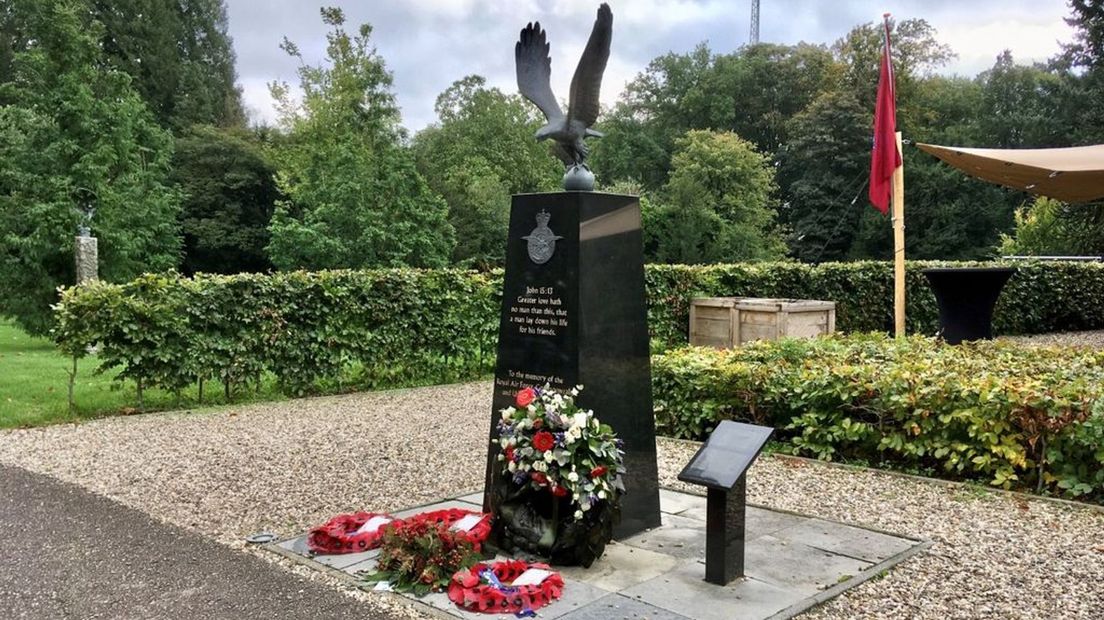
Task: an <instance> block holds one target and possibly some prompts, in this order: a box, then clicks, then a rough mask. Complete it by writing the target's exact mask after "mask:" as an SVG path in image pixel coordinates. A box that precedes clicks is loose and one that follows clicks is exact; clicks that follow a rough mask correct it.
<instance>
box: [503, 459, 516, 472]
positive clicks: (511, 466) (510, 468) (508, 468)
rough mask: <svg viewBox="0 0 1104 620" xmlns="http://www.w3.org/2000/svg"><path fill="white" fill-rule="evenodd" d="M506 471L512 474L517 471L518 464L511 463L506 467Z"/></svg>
mask: <svg viewBox="0 0 1104 620" xmlns="http://www.w3.org/2000/svg"><path fill="white" fill-rule="evenodd" d="M506 469H507V470H508V471H509V472H510V473H511V474H512V473H514V472H515V471H517V463H515V462H513V461H510V464H509V465H507V466H506Z"/></svg>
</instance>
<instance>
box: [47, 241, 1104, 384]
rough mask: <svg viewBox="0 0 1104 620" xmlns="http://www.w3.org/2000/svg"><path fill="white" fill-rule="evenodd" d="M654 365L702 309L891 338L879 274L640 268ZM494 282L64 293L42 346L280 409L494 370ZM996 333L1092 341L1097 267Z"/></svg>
mask: <svg viewBox="0 0 1104 620" xmlns="http://www.w3.org/2000/svg"><path fill="white" fill-rule="evenodd" d="M930 265H932V263H910V264H909V272H908V286H909V293H908V299H909V326H910V329H911V330H912V331H914V332H918V333H926V334H933V333H935V331H936V323H937V311H936V308H935V300H934V298H933V296H932V294H931V292H930V291H929V290H928V288H927V284H926V283H925V282H924V278H923V275H922V274H921V273H920V269H922V268H923V267H926V266H930ZM646 278H647V291H648V320H649V325H650V329H651V333H652V348H653V351H656V352H662V351H664V350H667V349H669V348H671V347H677V346H683V345H685V344H686V342H687V322H688V317H689V304H690V299H692V298H693V297H694V296H702V295H710V296H712V295H735V296H756V297H793V298H806V299H829V300H834V301H835V302H836V304H837V326H838V328H839V329H840V330H841V331H877V330H883V329H888V328H889V326H890V325H891V322H892V294H891V293H892V268H891V265H890V264H888V263H876V262H861V263H826V264H823V265H819V266H811V265H802V264H798V263H756V264H736V265H710V266H662V265H651V266H649V267H648V268H647V270H646ZM501 289H502V272H501V271H494V272H490V273H479V272H474V271H464V270H458V269H440V270H416V269H380V270H368V271H320V272H302V271H298V272H287V273H276V274H269V275H261V274H241V275H233V276H217V275H204V274H200V275H198V276H196V277H195V278H194V279H189V278H182V277H180V276H177V275H146V276H143V277H141V278H138V279H137V280H134V281H132V282H129V283H126V284H121V285H116V284H104V283H95V284H89V285H84V286H80V287H76V288H71V289H68V290H65V291H63V293H62V296H61V302H60V303H59V304H58V306H57V307H56V312H55V314H56V319H57V326H56V328H55V331H54V336H55V340H56V341H57V343H58V345H59V346H60V347H61V348H62V350H63V351H65V352H67V353H69V354H70V355H74V356H76V357H80V356H82V355H84V352H85V351H87V350H88V348H89V347H91V346H98V347H99V351H100V359H101V360H102V363H101V369H104V370H106V369H118V371H119V374H118V377H119V379H120V380H133V381H135V382H136V383H137V385H138V386H139V392H140V391H141V388H146V387H158V388H164V389H168V390H180V389H181V388H183V387H185V386H187V385H189V384H192V383H196V382H198V383H200V385H201V386H202V385H203V384H205V383H207V382H218V383H221V384H222V386H223V390H224V391H225V393H226V395H227V397H228V398H229V397H230V396H232V394H233V393H234V391H235V390H239V389H244V388H248V387H250V386H254V385H256V384H257V383H258V382H259V381H260V379H261V377H262V376H265V375H266V374H268V373H271V375H273V376H274V377H275V378H276V380H277V381H278V383H279V385H280V386H281V388H282V389H283V390H284V391H285V392H287V393H289V394H305V393H312V392H323V391H338V390H345V389H351V388H372V387H379V386H393V385H410V384H424V383H429V382H440V381H450V380H457V379H467V378H474V377H478V376H480V375H484V374H486V373H488V372H490V371H491V370H493V367H494V357H495V343H496V339H497V334H498V312H499V307H500V303H501ZM995 321H996V329H997V331H998V332H999V333H1035V332H1047V331H1056V330H1063V329H1080V328H1093V327H1095V328H1100V327H1104V266H1102V265H1095V264H1067V263H1032V264H1025V265H1022V266H1021V270H1020V273H1018V274H1017V275H1016V276H1015V277H1014V278H1013V279H1012V281H1011V282H1009V284H1008V286H1007V287H1006V290H1005V294H1004V295H1003V296H1002V297H1001V301H1000V303H999V304H998V306H997V313H996V318H995Z"/></svg>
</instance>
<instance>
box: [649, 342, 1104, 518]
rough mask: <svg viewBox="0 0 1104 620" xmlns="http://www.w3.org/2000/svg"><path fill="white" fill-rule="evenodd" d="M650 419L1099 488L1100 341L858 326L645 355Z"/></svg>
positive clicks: (827, 450) (995, 479)
mask: <svg viewBox="0 0 1104 620" xmlns="http://www.w3.org/2000/svg"><path fill="white" fill-rule="evenodd" d="M652 380H653V393H654V395H655V401H656V422H657V427H658V429H659V431H660V432H661V433H663V434H666V435H669V436H674V437H685V438H694V439H697V438H701V437H703V436H704V435H705V434H706V433H708V432H709V431H710V430H712V428H713V427H714V426H715V425H716V423H717V422H718V421H719V420H725V419H739V420H748V421H751V422H755V423H759V424H766V425H770V426H774V427H776V428H779V429H781V430H782V433H781V437H782V438H784V439H788V441H789V442H790V443H791V445H792V451H793V452H794V453H795V454H804V455H809V456H814V457H817V458H821V459H827V460H831V459H860V460H864V461H872V462H890V463H894V464H897V465H899V466H904V467H907V468H931V469H937V470H942V471H944V472H946V473H947V474H950V475H951V476H952V477H958V478H965V479H977V480H986V481H988V482H990V483H991V484H994V485H998V486H1003V487H1005V488H1016V489H1025V490H1033V491H1049V492H1053V493H1056V494H1065V495H1069V496H1088V497H1092V498H1096V499H1101V498H1104V351H1094V350H1089V349H1078V348H1066V349H1060V348H1034V347H1029V346H1025V345H1015V344H1012V343H1007V342H985V343H975V344H969V345H962V346H950V345H946V344H943V343H941V342H939V341H936V340H934V339H930V338H923V337H918V336H914V337H911V338H907V339H901V340H894V339H891V338H888V337H886V336H884V335H869V334H858V335H852V336H836V337H833V338H821V339H816V340H783V341H780V342H776V343H755V344H752V345H748V346H745V347H743V348H740V349H733V350H726V351H717V350H713V349H702V348H684V349H678V350H673V351H670V352H668V353H667V354H665V355H657V356H654V357H653V360H652Z"/></svg>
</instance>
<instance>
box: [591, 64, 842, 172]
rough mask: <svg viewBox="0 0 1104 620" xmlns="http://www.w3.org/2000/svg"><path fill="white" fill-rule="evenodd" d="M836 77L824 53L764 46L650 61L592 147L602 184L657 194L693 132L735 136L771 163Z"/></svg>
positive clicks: (629, 88)
mask: <svg viewBox="0 0 1104 620" xmlns="http://www.w3.org/2000/svg"><path fill="white" fill-rule="evenodd" d="M838 73H839V70H838V67H837V66H836V64H835V61H834V60H833V58H832V55H831V53H830V52H829V51H828V50H827V49H826V48H824V47H822V46H816V45H808V44H804V43H802V44H798V45H794V46H784V45H774V44H767V43H764V44H760V45H754V46H750V47H744V48H741V49H740V50H737V51H736V52H735V53H732V54H713V53H712V52H711V51H710V50H709V48H708V46H706V45H705V44H704V43H703V44H700V45H698V47H697V48H695V49H694V51H693V52H690V53H688V54H675V53H669V54H666V55H664V56H660V57H659V58H656V59H655V60H653V61H652V62H651V63H650V64H649V65H648V68H647V69H646V70H645V71H644V73H642V74H640V75H639V76H637V77H636V79H634V80H633V81H632V82H630V83H629V85H628V86H627V87H626V90H625V95H624V99H623V101H622V102H621V103H619V104H618V105H617V106H616V107H615V108H614V110H613V113H612V114H611V115H609V116H608V117H607V118H606V119H605V120H604V121H602V123H601V126H600V129H601V130H602V131H604V132H605V133H606V134H607V138H605V139H603V140H600V141H598V142H597V143H596V145H595V147H594V158H593V160H594V168H595V170H597V172H598V175H599V178H600V180H602V181H603V182H606V183H609V182H612V181H615V180H618V179H634V180H636V181H639V182H640V183H641V184H642V185H643V186H644V187H645V188H647V189H650V190H657V189H659V188H660V187H661V186H662V185H663V184H664V183H665V182H666V181H667V175H668V172H669V170H670V168H671V156H672V154H673V153H674V150H675V148H676V142H677V141H678V140H679V139H680V138H681V137H682V136H683V134H685V133H686V132H687V131H688V130H692V129H708V130H715V131H732V132H735V133H736V134H738V135H740V136H741V137H744V138H745V139H747V140H749V141H751V142H752V143H753V144H754V145H755V147H756V148H757V149H759V151H760V152H763V153H766V154H768V156H770V157H773V156H774V154H775V152H776V151H777V149H778V148H779V146H780V145H781V144H782V143H783V142H784V141H785V139H786V135H785V131H786V123H787V121H789V119H790V118H791V117H792V116H793V115H794V114H796V113H798V112H799V111H801V110H802V109H804V108H805V107H806V106H807V105H808V104H809V103H810V102H811V101H812V100H813V99H815V98H816V96H817V95H818V94H820V92H822V91H823V90H824V89H826V88H827V87H828V86H829V85H830V84H832V83H833V82H834V81H835V80H836V79H837V75H838Z"/></svg>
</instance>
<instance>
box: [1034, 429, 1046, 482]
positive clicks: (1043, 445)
mask: <svg viewBox="0 0 1104 620" xmlns="http://www.w3.org/2000/svg"><path fill="white" fill-rule="evenodd" d="M1039 447H1040V450H1039V465H1038V470H1039V472H1038V474H1036V475H1037V476H1038V477H1039V479H1038V480H1036V481H1035V492H1036V493H1042V492H1043V473H1044V472H1045V471H1046V435H1043V436H1042V437H1041V438H1040V441H1039Z"/></svg>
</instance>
